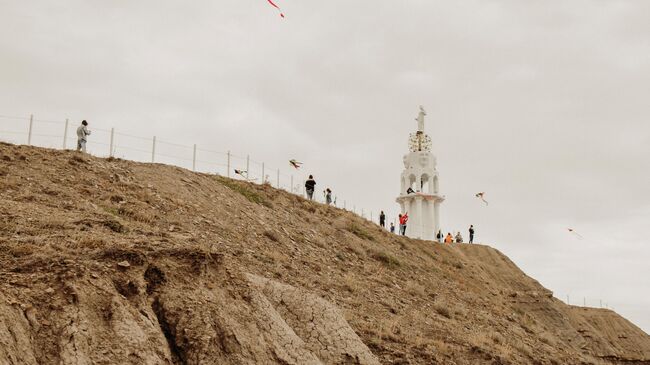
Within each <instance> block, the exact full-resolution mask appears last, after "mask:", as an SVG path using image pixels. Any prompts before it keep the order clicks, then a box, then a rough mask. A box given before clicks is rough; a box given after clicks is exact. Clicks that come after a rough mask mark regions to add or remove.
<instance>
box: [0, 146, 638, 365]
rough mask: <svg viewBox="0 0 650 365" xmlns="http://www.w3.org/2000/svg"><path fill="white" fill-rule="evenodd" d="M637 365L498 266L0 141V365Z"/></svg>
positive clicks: (304, 205)
mask: <svg viewBox="0 0 650 365" xmlns="http://www.w3.org/2000/svg"><path fill="white" fill-rule="evenodd" d="M619 363H620V364H650V336H648V335H647V334H645V333H644V332H643V331H641V330H640V329H639V328H638V327H636V326H634V325H633V324H632V323H630V322H628V321H627V320H625V319H624V318H622V317H620V316H619V315H617V314H616V313H614V312H612V311H609V310H602V309H584V308H577V307H570V306H567V305H565V304H564V303H562V302H561V301H559V300H557V299H555V298H554V297H553V296H552V293H551V292H550V291H548V290H547V289H545V288H543V287H542V286H541V285H540V284H539V283H538V282H537V281H535V280H533V279H532V278H530V277H528V276H526V275H525V274H524V273H523V272H521V270H519V269H518V268H517V267H516V266H515V265H514V264H513V263H512V262H511V261H510V260H509V259H508V258H507V257H505V256H504V255H503V254H501V253H500V252H498V251H496V250H494V249H492V248H490V247H487V246H482V245H471V246H470V245H439V244H432V243H430V242H425V241H419V240H412V239H407V238H402V237H398V236H395V235H391V234H389V233H387V232H385V231H383V230H381V229H380V228H379V227H378V226H376V225H374V224H372V223H370V222H367V221H365V220H363V219H361V218H360V217H358V216H355V215H353V214H351V213H348V212H345V211H343V210H340V209H337V208H333V207H326V206H323V205H321V204H318V203H312V202H308V201H305V200H304V199H302V198H300V197H296V196H294V195H291V194H288V193H286V192H283V191H278V190H276V189H273V188H271V187H269V186H260V185H254V184H248V183H245V182H239V181H234V180H230V179H226V178H222V177H218V176H213V175H206V174H198V173H192V172H190V171H187V170H183V169H180V168H176V167H172V166H165V165H159V164H139V163H133V162H128V161H122V160H117V159H99V158H94V157H91V156H87V155H81V154H78V153H75V152H71V151H56V150H48V149H42V148H34V147H25V146H13V145H9V144H0V365H4V364H79V365H81V364H619Z"/></svg>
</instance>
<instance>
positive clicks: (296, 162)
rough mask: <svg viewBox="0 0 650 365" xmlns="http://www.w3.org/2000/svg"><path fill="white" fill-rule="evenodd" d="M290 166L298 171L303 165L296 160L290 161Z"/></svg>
mask: <svg viewBox="0 0 650 365" xmlns="http://www.w3.org/2000/svg"><path fill="white" fill-rule="evenodd" d="M289 165H291V166H293V167H294V168H295V169H296V170H298V169H299V168H300V165H302V162H298V161H296V160H295V159H293V158H292V159H291V160H289Z"/></svg>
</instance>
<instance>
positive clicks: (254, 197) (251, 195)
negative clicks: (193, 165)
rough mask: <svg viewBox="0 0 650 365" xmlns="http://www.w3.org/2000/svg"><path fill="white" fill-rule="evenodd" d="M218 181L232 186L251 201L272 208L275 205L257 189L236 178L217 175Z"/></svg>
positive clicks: (231, 187) (229, 186) (232, 188)
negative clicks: (237, 180)
mask: <svg viewBox="0 0 650 365" xmlns="http://www.w3.org/2000/svg"><path fill="white" fill-rule="evenodd" d="M216 179H217V181H219V182H220V183H221V184H222V185H224V186H226V187H228V188H230V189H231V190H233V191H236V192H238V193H239V194H241V195H243V196H244V197H245V198H246V199H248V201H250V202H251V203H256V204H260V205H263V206H265V207H267V208H272V207H273V206H272V205H271V203H269V202H268V201H267V200H266V199H265V198H264V197H263V196H262V195H260V194H258V193H257V192H256V191H253V190H252V189H251V188H249V187H247V186H246V185H244V184H243V183H239V182H236V181H235V180H231V179H228V178H225V177H221V176H216Z"/></svg>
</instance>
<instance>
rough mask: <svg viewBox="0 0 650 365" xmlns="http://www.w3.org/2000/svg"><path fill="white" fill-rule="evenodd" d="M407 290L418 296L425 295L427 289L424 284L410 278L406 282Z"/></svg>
mask: <svg viewBox="0 0 650 365" xmlns="http://www.w3.org/2000/svg"><path fill="white" fill-rule="evenodd" d="M406 291H407V292H409V293H411V294H413V295H415V296H417V297H422V298H423V297H425V296H426V290H425V289H424V286H422V285H420V283H418V282H417V281H415V280H409V281H407V282H406Z"/></svg>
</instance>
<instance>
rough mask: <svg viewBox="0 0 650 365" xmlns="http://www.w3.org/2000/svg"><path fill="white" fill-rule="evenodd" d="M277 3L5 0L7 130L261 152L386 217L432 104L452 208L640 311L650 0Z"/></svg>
mask: <svg viewBox="0 0 650 365" xmlns="http://www.w3.org/2000/svg"><path fill="white" fill-rule="evenodd" d="M276 3H277V4H278V5H279V6H280V7H281V8H282V10H283V12H284V14H285V16H286V17H285V18H281V17H280V16H279V14H278V12H277V10H276V9H274V8H273V7H271V6H270V5H269V4H268V3H267V1H266V0H225V1H205V0H195V1H191V2H187V1H170V0H157V1H152V0H141V1H137V2H136V1H126V0H105V1H93V2H89V1H81V0H70V1H65V2H52V1H42V0H35V1H15V0H0V139H4V140H11V141H16V142H19V143H24V142H25V138H26V137H25V136H24V134H25V131H26V125H27V121H26V120H24V119H11V118H6V117H7V116H18V117H26V116H28V115H30V114H33V115H34V118H35V119H36V120H37V122H36V123H35V125H34V134H35V136H34V137H33V138H34V140H33V141H34V143H36V144H40V145H52V146H54V147H61V142H62V137H61V135H62V134H63V133H62V125H63V124H62V123H63V121H64V120H65V119H66V118H68V119H69V120H70V123H71V127H70V129H71V132H70V133H72V128H73V127H74V126H76V125H77V124H78V123H79V121H80V120H81V119H86V120H88V121H89V123H90V129H91V130H93V131H94V133H93V135H91V138H90V140H89V150H90V151H91V152H93V153H95V154H100V155H102V154H103V155H106V154H108V150H109V147H108V145H109V139H110V135H109V132H108V131H109V130H110V129H111V128H115V131H116V135H115V153H116V155H117V156H119V157H125V158H130V159H139V160H147V159H150V158H151V157H150V155H151V152H150V151H151V148H152V146H151V145H152V141H151V139H152V137H153V136H154V135H155V136H156V137H157V139H158V145H157V148H156V152H157V153H158V154H159V156H157V159H156V161H160V162H170V163H177V164H181V165H183V166H185V167H191V159H192V153H193V151H192V147H187V146H192V145H194V144H196V145H197V146H198V149H199V150H198V155H197V160H199V161H200V162H199V163H198V164H199V166H198V167H197V168H198V169H199V170H204V171H212V172H219V173H225V164H226V162H225V158H226V157H225V155H223V154H218V153H214V152H221V153H225V152H226V151H232V154H233V157H232V160H231V167H233V166H234V167H242V168H243V167H245V161H244V159H243V157H244V156H246V155H250V156H251V159H252V160H253V161H254V162H252V163H251V167H250V168H249V169H250V170H251V175H252V176H257V177H258V180H257V181H260V180H259V179H261V175H262V173H261V165H260V164H259V163H261V162H264V163H265V174H268V175H270V178H271V180H275V174H276V170H275V169H277V168H280V170H281V174H282V178H281V179H282V184H284V185H286V186H287V187H288V185H289V184H290V183H289V181H290V180H289V178H290V176H291V175H294V179H295V180H294V185H296V184H300V183H301V181H302V179H303V178H304V175H305V174H306V173H312V174H314V177H315V178H316V180H317V182H318V185H317V188H323V189H324V188H325V187H330V188H332V190H333V191H334V195H335V196H337V199H338V204H339V205H342V201H344V202H345V204H346V206H347V208H352V207H354V208H355V209H356V210H357V211H361V209H363V210H364V213H365V214H366V216H369V215H370V212H372V213H373V215H374V218H376V217H377V215H378V212H379V211H380V210H384V211H386V212H387V214H388V218H389V220H390V219H392V218H394V216H395V215H396V214H397V212H398V205H397V204H396V203H395V197H396V196H397V195H398V192H399V179H400V173H401V169H402V167H403V165H402V156H403V155H404V154H405V153H407V151H408V150H407V141H408V136H409V133H411V132H413V131H415V129H416V122H415V120H414V118H415V117H416V116H417V113H418V106H419V105H423V106H424V108H425V109H426V110H427V117H426V131H427V133H428V134H429V135H430V136H431V137H432V139H433V152H434V153H435V155H436V157H437V160H438V171H439V176H440V189H441V192H442V194H444V195H445V196H446V201H445V202H444V203H443V206H442V217H441V222H442V226H443V230H445V231H459V230H460V231H462V232H463V233H464V234H465V235H467V234H466V232H467V227H468V226H469V225H470V224H474V226H475V227H476V240H477V241H478V242H482V243H486V244H489V245H491V246H493V247H496V248H497V249H499V250H501V251H503V252H504V253H505V254H506V255H508V256H509V257H510V258H511V259H512V260H513V261H514V262H515V263H516V264H517V265H518V266H519V267H521V268H522V269H523V270H524V271H525V272H526V273H527V274H528V275H530V276H532V277H534V278H535V279H537V280H538V281H540V283H542V284H543V285H544V286H546V287H547V288H549V289H550V290H552V291H553V292H554V293H555V295H556V297H558V298H560V299H562V300H564V301H566V300H567V295H568V296H569V301H570V303H572V304H582V303H583V301H586V302H587V304H588V305H590V306H600V303H601V301H602V303H603V305H605V304H607V306H608V307H611V308H614V309H615V310H616V311H617V312H619V313H621V314H622V315H623V316H625V317H626V318H628V319H630V320H631V321H633V322H634V323H635V324H636V325H638V326H640V327H641V328H642V329H644V330H645V331H646V332H650V264H649V263H648V259H650V242H649V240H648V238H647V231H648V229H650V172H649V171H648V169H649V168H650V123H648V122H649V119H650V102H649V101H650V41H649V39H650V22H648V21H647V20H648V18H649V17H650V2H648V1H640V0H638V1H628V0H619V1H604V0H588V1H587V0H574V1H557V2H550V1H520V0H458V1H438V0H406V1H402V2H395V1H366V0H363V1H354V2H350V1H343V0H330V1H312V0H301V1H297V0H277V1H276ZM44 121H46V122H44ZM21 133H22V134H21ZM130 135H133V136H140V137H141V138H134V137H129V136H130ZM69 137H71V136H69ZM165 142H169V143H174V145H172V144H165ZM68 143H69V144H68V146H70V145H72V143H71V142H68ZM207 151H213V152H207ZM172 157H176V158H178V157H181V158H182V159H176V160H174V159H172ZM290 158H296V159H298V160H300V161H302V162H304V167H303V169H301V170H299V171H292V170H291V169H290V167H289V166H288V163H287V160H288V159H290ZM208 162H209V163H211V164H212V165H210V164H208ZM269 171H270V172H269ZM479 191H484V192H486V199H487V200H488V201H489V203H490V204H489V206H485V205H483V203H481V202H480V201H479V200H477V199H476V198H475V197H474V194H475V193H476V192H479ZM569 227H570V228H573V229H575V230H576V231H577V232H579V233H580V235H582V236H583V237H584V238H583V239H579V238H578V237H576V236H575V235H572V234H570V233H569V232H568V231H567V228H569ZM583 298H584V299H583Z"/></svg>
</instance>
